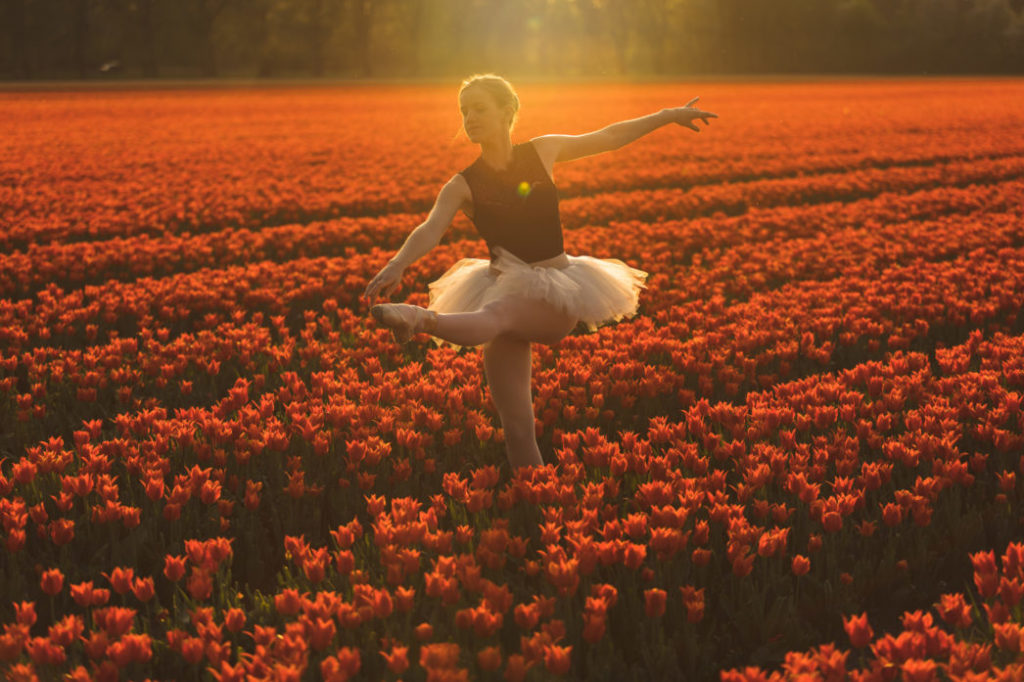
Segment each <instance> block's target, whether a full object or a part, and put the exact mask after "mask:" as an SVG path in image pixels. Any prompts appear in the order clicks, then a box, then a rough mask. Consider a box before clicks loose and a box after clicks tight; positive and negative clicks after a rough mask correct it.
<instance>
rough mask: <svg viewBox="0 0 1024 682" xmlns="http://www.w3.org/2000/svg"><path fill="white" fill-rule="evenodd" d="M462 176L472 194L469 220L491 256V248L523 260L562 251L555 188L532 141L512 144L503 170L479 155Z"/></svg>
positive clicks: (549, 255) (534, 260) (492, 251)
mask: <svg viewBox="0 0 1024 682" xmlns="http://www.w3.org/2000/svg"><path fill="white" fill-rule="evenodd" d="M462 177H464V178H465V179H466V182H467V183H468V184H469V190H470V192H471V193H472V195H473V218H472V220H473V224H474V225H476V229H477V232H479V233H480V236H481V237H483V238H484V240H485V241H486V242H487V248H488V250H489V251H490V253H491V259H492V260H493V259H494V258H495V253H494V248H495V247H496V246H501V247H503V248H505V249H507V250H508V251H509V252H511V253H512V254H513V255H515V256H518V257H519V258H521V259H523V260H524V261H526V262H527V263H534V262H537V261H541V260H545V259H548V258H553V257H555V256H557V255H558V254H560V253H562V252H563V251H564V250H565V249H564V246H563V243H562V221H561V218H560V217H559V214H558V190H557V189H556V188H555V183H553V182H552V181H551V176H550V175H548V172H547V171H546V170H545V169H544V164H543V163H541V160H540V156H539V155H538V154H537V150H536V149H535V148H534V146H533V144H532V143H530V142H523V143H521V144H517V145H513V146H512V163H511V164H509V166H508V168H506V169H504V170H500V171H498V170H494V169H493V168H491V167H490V166H488V165H487V164H486V163H484V160H483V157H480V158H478V159H477V160H476V161H474V162H473V164H472V165H471V166H469V167H468V168H466V169H465V170H463V171H462Z"/></svg>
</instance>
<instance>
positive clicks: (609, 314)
mask: <svg viewBox="0 0 1024 682" xmlns="http://www.w3.org/2000/svg"><path fill="white" fill-rule="evenodd" d="M494 253H495V258H494V260H493V261H491V260H487V259H483V258H463V259H462V260H460V261H459V262H457V263H455V265H453V266H452V267H451V268H449V269H448V271H447V272H445V273H444V274H443V275H442V276H441V277H440V278H438V279H437V280H435V281H434V282H431V283H430V285H429V291H430V304H429V305H428V306H427V307H428V309H429V310H434V311H436V312H439V313H465V312H473V311H475V310H479V309H481V308H482V307H484V306H485V305H487V304H488V303H490V302H492V301H496V300H498V299H500V298H502V297H504V296H510V295H520V296H526V297H528V298H538V299H543V300H545V301H548V302H549V303H551V304H553V305H554V306H555V307H557V308H560V309H561V310H563V311H565V312H566V313H568V314H570V315H572V316H573V317H576V318H577V319H578V320H579V321H580V322H582V323H583V324H585V325H586V326H587V328H588V329H589V330H590V331H594V330H596V329H597V328H598V327H599V326H600V325H602V324H606V323H609V322H617V321H619V320H621V319H622V318H623V317H633V316H634V315H635V314H636V309H637V302H638V299H639V296H640V290H641V289H645V288H646V285H645V284H644V282H645V280H646V279H647V273H646V272H644V271H643V270H637V269H636V268H632V267H630V266H628V265H626V264H625V263H623V262H622V261H621V260H618V259H616V258H593V257H591V256H570V255H568V254H566V253H562V254H559V255H558V256H556V257H555V258H551V259H548V260H546V261H541V262H539V263H532V264H531V263H526V262H524V261H523V260H522V259H520V258H518V257H517V256H515V255H513V254H512V253H510V252H509V251H508V250H506V249H503V248H501V247H500V246H499V247H496V248H495V249H494ZM434 341H435V343H438V344H440V343H441V340H440V339H438V338H436V337H435V338H434Z"/></svg>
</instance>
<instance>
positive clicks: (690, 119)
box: [667, 97, 718, 133]
mask: <svg viewBox="0 0 1024 682" xmlns="http://www.w3.org/2000/svg"><path fill="white" fill-rule="evenodd" d="M698 99H700V97H694V98H693V99H691V100H690V101H689V102H687V103H686V106H683V107H676V108H674V109H668V110H667V111H669V112H670V113H671V114H672V122H673V123H678V124H679V125H681V126H685V127H687V128H689V129H690V130H696V131H697V132H698V133H699V132H700V128H698V127H697V124H696V123H694V121H696V120H697V119H700V120H701V121H704V125H707V124H708V119H709V118H718V114H713V113H711V112H710V111H702V110H700V109H694V108H693V103H694V102H696V101H697V100H698Z"/></svg>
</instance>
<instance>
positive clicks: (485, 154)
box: [480, 136, 512, 171]
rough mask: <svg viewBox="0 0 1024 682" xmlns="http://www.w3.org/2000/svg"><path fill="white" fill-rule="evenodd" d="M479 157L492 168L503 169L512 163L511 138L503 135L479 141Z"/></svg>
mask: <svg viewBox="0 0 1024 682" xmlns="http://www.w3.org/2000/svg"><path fill="white" fill-rule="evenodd" d="M480 157H481V158H482V159H483V160H484V163H486V164H487V165H488V166H490V167H491V168H493V169H494V170H499V171H502V170H505V169H506V168H508V167H509V165H511V163H512V138H511V137H509V136H505V137H502V138H499V139H497V140H488V141H486V142H481V143H480Z"/></svg>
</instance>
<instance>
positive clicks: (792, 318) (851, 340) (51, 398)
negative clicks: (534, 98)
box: [0, 214, 1020, 438]
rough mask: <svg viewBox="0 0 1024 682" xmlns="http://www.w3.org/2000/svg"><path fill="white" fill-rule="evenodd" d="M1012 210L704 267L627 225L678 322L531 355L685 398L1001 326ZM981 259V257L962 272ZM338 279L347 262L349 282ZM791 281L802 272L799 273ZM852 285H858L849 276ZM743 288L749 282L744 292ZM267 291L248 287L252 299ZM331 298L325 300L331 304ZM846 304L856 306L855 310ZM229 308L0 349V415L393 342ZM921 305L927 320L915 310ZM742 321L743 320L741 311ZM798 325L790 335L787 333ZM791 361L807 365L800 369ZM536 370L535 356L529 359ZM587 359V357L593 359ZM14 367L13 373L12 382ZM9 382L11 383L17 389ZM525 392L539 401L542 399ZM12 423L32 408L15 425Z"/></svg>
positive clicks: (144, 396)
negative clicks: (577, 360)
mask: <svg viewBox="0 0 1024 682" xmlns="http://www.w3.org/2000/svg"><path fill="white" fill-rule="evenodd" d="M1018 225H1019V217H1017V216H1014V215H1012V214H1010V215H1003V214H995V215H982V216H981V217H980V218H978V219H977V220H976V221H965V220H961V219H943V220H939V221H930V222H926V223H920V224H915V225H914V226H913V227H914V228H916V229H911V228H910V227H908V226H902V225H900V226H893V227H891V228H878V229H877V230H875V231H873V232H870V233H869V234H870V236H868V237H865V236H864V234H863V231H852V230H841V231H839V232H837V233H835V234H833V235H831V236H828V235H826V236H825V237H822V238H815V239H809V240H787V241H781V242H778V243H772V244H771V248H768V247H764V246H763V247H760V248H759V249H757V250H756V251H755V250H754V249H751V248H746V247H735V248H734V249H732V250H730V251H729V252H727V253H729V254H732V255H730V256H729V257H725V256H723V257H721V258H719V259H718V260H714V259H709V261H710V262H709V263H706V264H705V265H707V266H708V269H706V270H702V269H697V268H693V267H691V268H686V269H680V268H679V267H678V266H677V265H676V263H674V262H673V261H674V260H675V259H674V257H672V256H671V255H670V254H671V249H668V248H651V245H645V244H643V242H640V241H639V240H638V242H639V243H638V244H634V245H632V247H631V248H635V249H639V251H638V252H637V254H636V255H638V256H640V255H642V253H643V252H645V251H646V252H647V253H655V252H657V253H661V254H668V255H667V257H665V258H664V259H663V261H664V262H660V263H658V264H657V265H656V269H655V272H657V273H658V274H657V275H656V276H655V277H654V278H653V279H652V283H651V287H650V289H649V290H648V292H646V293H645V302H644V309H645V311H646V312H647V314H648V315H653V316H654V318H657V319H658V320H659V322H660V323H664V324H666V325H667V328H669V329H671V330H673V332H677V333H676V334H674V335H673V336H672V337H669V338H659V337H657V336H655V335H654V334H653V332H652V327H651V325H650V324H649V323H648V322H646V321H645V320H644V318H640V319H639V320H637V321H635V322H629V323H623V324H621V325H619V327H617V328H615V329H612V330H610V332H608V333H610V334H611V336H610V337H609V336H608V335H607V333H606V332H602V333H601V335H598V336H579V337H572V338H570V339H568V340H566V341H565V342H563V346H565V349H566V352H564V353H561V352H558V351H547V352H548V353H549V354H550V357H545V356H542V358H543V362H548V361H549V360H554V361H555V362H557V358H558V357H560V356H562V355H567V356H568V357H570V358H571V357H572V356H573V355H575V354H576V353H579V352H584V353H587V354H588V355H589V356H590V357H592V358H594V361H595V362H598V359H600V360H599V362H600V366H610V365H614V366H617V367H618V368H619V369H618V373H619V374H621V375H622V376H618V377H617V380H616V381H614V382H611V383H607V382H606V383H605V384H603V385H602V386H600V387H597V388H591V389H590V393H591V394H597V395H603V396H609V395H614V396H620V395H627V394H630V393H631V392H630V391H628V390H627V387H628V386H629V385H630V384H631V382H639V384H638V386H639V391H637V392H632V395H633V398H634V399H635V398H636V397H640V398H641V399H646V400H650V401H657V400H664V399H666V397H668V398H670V399H672V400H676V399H679V400H683V401H684V403H685V401H687V400H689V399H691V398H692V396H694V395H698V394H705V392H707V391H714V392H715V394H716V395H718V396H719V397H721V398H727V399H734V398H735V397H736V396H737V395H738V394H740V393H741V392H745V391H747V390H751V389H756V388H761V387H763V386H767V385H770V384H771V382H773V381H775V380H776V379H777V378H782V379H785V378H788V377H790V376H792V374H791V373H792V372H793V371H796V372H797V373H799V372H800V371H806V370H810V371H819V370H821V369H826V368H828V367H829V366H830V363H831V362H832V361H833V360H834V358H833V355H835V356H836V357H838V358H842V359H841V360H840V361H841V362H851V361H853V362H856V361H860V360H861V359H863V357H864V355H863V352H862V351H861V350H859V347H860V345H861V344H865V343H866V344H867V347H868V348H869V349H870V350H871V351H872V352H874V351H877V350H878V349H879V348H898V347H908V346H909V345H910V344H912V343H913V344H917V345H918V346H919V347H926V346H928V345H929V344H935V343H938V342H942V341H949V340H952V339H954V338H956V334H957V333H959V332H957V331H956V328H957V326H958V325H960V324H961V323H962V322H963V321H964V319H965V318H966V317H970V319H971V321H972V323H977V324H1005V325H1007V327H1006V328H1007V329H1012V328H1014V325H1015V324H1016V323H1017V319H1016V310H1015V308H1014V303H1013V301H1014V297H1013V295H1012V292H1013V291H1014V290H1015V288H1016V287H1019V286H1020V284H1019V283H1017V282H1016V280H1015V279H1013V277H1014V275H1013V270H1012V268H1011V269H1010V270H1008V271H1004V270H1003V266H1004V265H1005V264H1006V263H1007V261H1006V259H1005V256H1004V255H1002V253H1000V251H999V250H1000V249H1005V248H1006V247H1007V246H1008V245H1011V244H1013V243H1014V242H1015V241H1016V242H1019V239H1020V235H1019V230H1018ZM974 240H979V241H974ZM968 247H971V248H972V249H973V250H974V256H973V259H972V260H971V261H965V260H963V259H961V260H958V261H955V262H954V263H953V264H947V263H945V262H943V259H945V258H949V257H950V256H952V255H955V254H956V253H958V252H959V251H960V250H962V249H963V248H968ZM974 247H976V249H974ZM736 252H738V254H737V253H736ZM883 253H884V255H881V254H883ZM1003 253H1012V252H1011V251H1005V252H1003ZM596 255H601V254H596ZM621 255H623V256H625V257H629V256H631V255H633V254H632V252H631V251H630V252H627V253H624V254H621ZM441 258H444V256H443V255H433V254H432V255H431V256H430V257H429V258H428V259H427V260H428V261H429V260H434V259H441ZM922 259H927V260H928V261H929V262H928V263H927V266H926V267H927V268H929V269H930V270H931V271H932V272H933V273H934V274H929V271H928V270H925V271H923V273H922V277H921V280H920V281H919V282H917V283H912V286H913V287H914V288H913V289H911V290H909V291H908V292H907V293H906V296H907V297H909V298H910V299H911V300H914V299H916V300H917V301H918V304H917V305H916V306H912V307H911V306H907V305H906V304H905V303H904V302H903V301H904V298H903V297H898V298H895V297H894V296H893V293H892V286H894V285H895V286H904V287H905V286H906V285H905V284H904V285H901V284H900V282H899V280H900V279H902V278H903V271H902V269H901V266H904V265H907V264H922V265H924V264H923V263H921V261H922ZM932 261H935V262H932ZM358 262H359V261H358V259H352V260H350V261H348V263H349V264H357V263H358ZM985 263H987V264H988V265H987V267H985V268H984V269H980V270H979V271H978V272H971V271H972V270H976V269H979V268H981V266H983V265H984V264H985ZM434 265H436V263H435V264H434ZM425 267H427V268H430V267H433V265H431V264H429V263H428V264H427V265H426V266H425ZM663 273H667V274H663ZM672 273H676V274H675V275H674V276H673V274H672ZM365 276H367V277H368V276H369V271H367V272H366V275H365ZM929 277H941V278H942V280H944V281H948V282H950V285H949V287H948V288H942V289H939V288H937V287H936V286H935V285H934V284H933V283H931V282H930V281H929ZM351 278H352V275H346V276H345V280H346V281H347V280H349V279H351ZM820 280H824V281H820ZM873 280H877V281H876V282H873ZM783 282H788V284H786V286H784V287H782V288H780V289H778V290H777V291H775V292H774V293H773V292H771V291H769V290H768V288H769V287H778V286H780V285H781V284H782V283H783ZM798 282H803V284H802V285H799V286H798V285H797V283H798ZM854 284H856V285H857V286H862V285H863V286H865V287H866V288H864V289H862V290H859V291H856V290H851V291H846V290H847V289H848V288H849V287H851V286H853V285H854ZM328 290H330V289H328ZM852 291H856V293H852ZM844 292H845V293H844ZM255 293H256V294H257V295H258V294H259V292H255ZM723 294H724V295H728V296H730V298H731V300H729V301H728V305H723V301H721V300H719V299H721V297H722V296H723ZM753 294H756V297H755V298H754V299H749V296H751V295H753ZM958 294H959V299H957V298H956V296H957V295H958ZM417 296H422V293H421V292H420V293H418V294H417ZM942 297H951V300H952V303H950V304H943V305H938V303H937V302H938V301H939V299H941V298H942ZM273 298H274V297H273V296H272V295H269V294H265V295H262V296H261V300H273ZM210 300H213V301H216V302H217V303H218V304H219V305H224V304H225V301H228V300H229V296H228V295H226V294H225V293H223V292H222V293H221V294H220V295H218V296H211V297H210ZM739 301H746V302H745V303H740V302H739ZM794 301H803V304H802V305H796V304H795V303H794ZM336 305H337V304H336V302H333V299H332V306H336ZM836 306H839V310H838V311H837V310H836ZM333 310H334V308H333V307H332V308H330V309H329V310H328V312H331V311H333ZM844 310H849V311H851V312H853V311H856V313H857V316H853V317H851V316H850V314H849V313H843V312H842V311H844ZM227 312H228V311H227V310H226V309H225V310H224V311H223V314H222V318H226V317H228V315H227ZM230 317H231V318H232V321H231V322H223V323H220V324H219V325H218V326H217V327H216V328H214V327H212V325H211V328H210V329H208V330H204V331H200V332H196V333H184V334H181V335H177V336H175V337H174V338H173V339H172V338H170V334H169V332H168V330H167V329H166V328H159V327H158V328H156V331H155V332H154V331H153V330H152V328H147V329H144V331H143V334H142V335H141V344H140V343H138V342H136V340H135V339H134V338H126V339H121V338H113V339H111V340H109V341H108V342H106V343H101V344H97V345H94V346H90V347H89V348H88V349H87V352H82V351H66V350H62V349H59V348H44V347H36V348H35V349H33V350H32V352H31V353H28V352H25V353H22V354H21V355H20V356H18V355H12V356H9V357H7V358H4V359H2V365H0V370H2V371H3V373H4V374H6V377H5V378H2V379H0V387H2V388H3V389H4V393H5V394H6V399H7V403H8V405H9V407H10V409H9V411H8V417H7V419H6V420H5V423H4V426H5V430H7V431H8V433H10V434H12V435H14V436H16V437H18V438H22V437H25V436H35V437H37V438H43V437H45V435H46V433H47V432H46V429H47V428H48V425H51V424H53V423H54V421H53V420H58V421H59V420H60V419H62V418H63V416H65V415H76V416H77V417H78V418H80V419H92V418H95V417H96V416H98V408H100V407H101V406H103V405H110V406H112V407H115V408H117V409H125V408H128V407H130V406H140V405H143V404H149V406H152V405H153V403H149V402H148V401H151V400H155V399H156V397H157V396H159V395H160V394H161V393H162V392H163V391H164V389H165V388H166V387H168V386H177V387H178V388H179V389H180V393H179V392H175V395H176V396H177V397H176V400H177V401H178V402H176V403H175V402H169V401H167V400H165V401H163V403H162V404H164V405H165V406H167V407H176V406H186V405H193V404H200V405H202V404H209V403H210V402H212V401H214V400H216V399H217V398H218V397H219V396H220V395H223V392H224V391H226V390H227V387H228V386H229V385H230V382H231V381H233V379H234V377H237V376H251V375H252V374H253V373H258V374H260V375H261V376H264V377H265V376H270V377H271V382H272V383H273V382H274V381H275V379H276V377H277V375H278V374H279V373H280V372H281V371H298V370H300V369H301V367H303V366H305V365H306V363H307V361H308V360H309V359H310V358H311V357H312V356H315V355H317V354H320V355H321V357H322V359H321V360H320V361H318V363H317V365H318V366H321V367H327V366H334V365H336V364H337V363H338V362H339V361H341V362H356V363H358V362H360V361H361V360H362V359H363V358H365V357H366V356H367V355H370V354H379V355H380V356H381V357H385V358H389V360H388V362H389V364H390V363H397V362H400V361H401V357H402V356H401V355H400V354H396V353H397V349H396V348H394V347H393V346H390V347H388V348H387V349H380V348H376V347H377V346H379V345H380V343H381V340H380V337H379V335H378V336H377V337H376V338H374V335H373V333H367V325H369V324H371V323H370V322H369V320H366V319H365V318H364V317H362V316H361V315H359V314H357V313H354V312H352V311H350V310H345V312H344V314H342V313H341V312H340V311H339V320H338V322H337V323H333V322H326V321H324V322H319V321H317V322H315V321H314V318H315V317H316V313H314V312H313V311H307V314H306V315H305V322H306V325H307V331H304V332H303V333H302V334H301V335H299V336H298V338H297V337H296V336H293V335H292V334H291V333H290V331H289V330H288V328H287V326H286V325H285V323H284V317H283V315H272V316H271V317H270V320H269V322H270V323H271V324H270V325H269V326H264V324H265V323H264V319H263V317H264V316H263V313H262V312H256V313H255V314H253V315H251V321H250V322H248V323H245V324H242V321H243V319H246V318H249V317H250V316H249V315H247V314H246V313H244V312H235V313H233V314H232V315H231V316H230ZM840 317H842V318H843V319H842V320H840V319H839V318H840ZM213 319H214V320H216V319H219V318H216V317H215V318H213ZM922 319H927V320H930V322H929V323H928V324H926V325H922V324H921V323H920V322H919V320H922ZM695 320H699V322H695ZM751 320H754V321H755V322H753V324H751V322H750V321H751ZM765 320H768V321H770V322H771V324H770V325H768V324H765V323H764V322H763V321H765ZM311 323H312V327H310V324H311ZM325 324H326V326H324V330H326V331H335V330H336V333H335V334H334V336H333V337H332V338H329V339H328V338H325V339H324V342H325V343H326V345H327V347H330V348H334V349H336V350H334V351H332V352H331V353H326V352H324V351H319V353H318V351H317V349H316V348H314V347H313V346H314V345H316V344H317V341H315V340H311V339H310V337H309V334H310V333H314V332H315V330H316V329H317V327H318V326H323V325H325ZM694 324H696V325H697V326H698V327H699V329H700V331H701V333H702V335H701V336H698V337H697V338H691V336H692V334H693V331H696V330H694V329H693V325H694ZM691 330H693V331H691ZM755 330H756V331H755ZM722 337H725V338H731V339H732V340H733V341H732V343H731V344H726V345H724V346H723V345H721V344H719V343H717V342H716V341H715V340H714V339H718V338H722ZM609 338H612V339H613V346H612V347H613V348H619V350H617V351H615V352H614V353H612V354H611V355H609V348H608V347H607V343H608V341H609ZM797 338H799V339H800V341H799V343H797V342H795V341H791V339H797ZM710 348H714V349H715V350H714V352H712V351H710V350H709V349H710ZM854 349H858V350H856V352H854ZM851 352H854V354H853V356H852V357H850V356H849V354H850V353H851ZM803 365H806V367H804V368H803V369H800V367H801V366H803ZM660 368H665V371H660ZM537 371H539V372H546V371H547V370H545V369H542V368H540V367H539V368H538V370H537ZM594 371H595V373H599V372H600V369H598V366H595V369H594ZM552 372H553V375H554V376H557V375H558V374H559V373H560V372H562V368H560V367H557V366H556V367H555V368H554V369H553V370H552ZM18 377H23V378H22V379H21V380H20V381H19V380H18ZM659 377H660V378H659ZM16 382H17V383H16ZM16 386H17V387H23V388H21V389H20V391H16V390H15V389H16ZM29 389H31V390H29ZM652 392H653V393H652ZM543 394H544V392H543V391H542V395H543ZM547 398H548V399H550V398H552V396H547ZM564 399H565V396H564V391H563V395H561V396H557V397H554V400H555V401H556V402H561V401H564ZM581 399H582V398H581ZM537 407H538V409H539V410H540V411H541V412H543V411H544V408H545V407H546V399H542V400H541V401H540V402H538V404H537ZM625 407H626V408H629V407H631V404H626V405H625ZM567 418H569V417H568V416H567V415H565V414H561V413H560V412H559V410H558V409H556V410H555V411H554V412H552V413H549V415H548V416H547V417H545V419H544V423H545V425H546V426H549V425H550V424H552V423H554V422H555V421H556V420H558V419H567ZM588 418H589V415H588V414H586V413H583V412H577V413H575V414H574V415H573V416H572V417H571V418H570V423H575V422H577V421H585V420H586V419H588ZM25 422H31V423H30V424H28V425H27V426H26V425H25V424H24V423H25Z"/></svg>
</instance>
